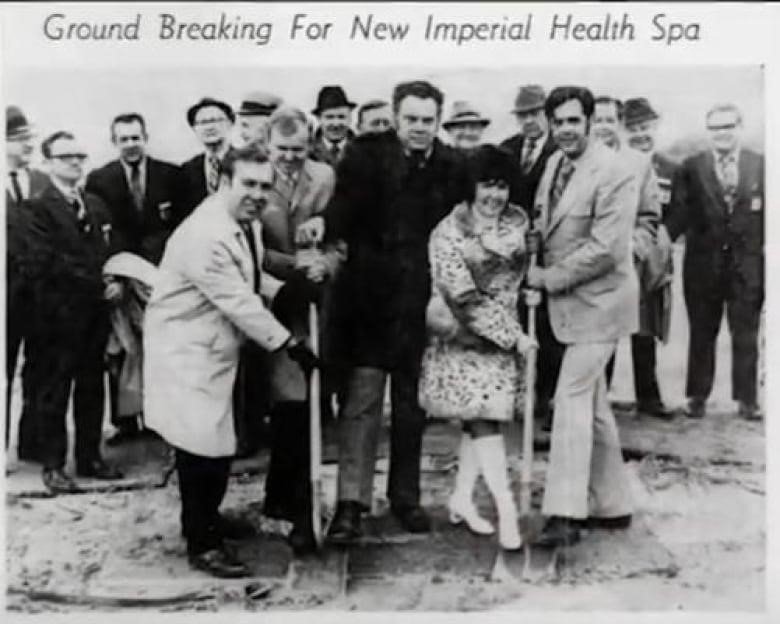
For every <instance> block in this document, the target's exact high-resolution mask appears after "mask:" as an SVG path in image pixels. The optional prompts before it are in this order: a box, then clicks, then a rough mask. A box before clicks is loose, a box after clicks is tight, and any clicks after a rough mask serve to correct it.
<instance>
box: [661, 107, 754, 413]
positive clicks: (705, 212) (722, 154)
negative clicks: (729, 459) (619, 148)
mask: <svg viewBox="0 0 780 624" xmlns="http://www.w3.org/2000/svg"><path fill="white" fill-rule="evenodd" d="M706 122H707V130H708V132H709V135H710V149H707V150H704V151H702V152H700V153H698V154H695V155H694V156H691V157H690V158H688V159H687V160H686V161H685V162H684V163H683V165H682V167H681V169H680V172H679V175H678V176H677V179H676V181H675V186H674V189H675V194H674V202H673V204H672V206H671V208H670V211H669V215H668V217H667V220H666V226H667V229H668V230H669V236H670V237H671V238H672V240H675V239H676V238H677V237H678V236H680V235H681V234H685V257H684V259H683V295H684V297H685V306H686V308H687V311H688V321H689V323H690V343H689V348H688V375H687V380H686V395H687V397H688V401H689V403H688V408H689V411H688V415H689V416H691V417H693V418H701V417H702V416H704V413H705V405H706V401H707V398H708V397H709V395H710V392H711V390H712V383H713V379H714V372H715V343H716V340H717V337H718V332H719V330H720V325H721V321H722V319H723V311H724V308H725V311H726V318H727V320H728V326H729V331H730V332H731V350H732V360H731V385H732V389H731V391H732V397H733V398H734V400H736V401H737V402H738V404H739V414H740V416H742V417H743V418H746V419H749V420H755V419H760V418H761V414H760V412H759V409H758V404H757V396H756V386H757V365H758V326H759V320H760V317H761V308H762V306H763V304H764V157H763V156H762V155H761V154H758V153H756V152H754V151H752V150H749V149H746V148H745V147H743V146H742V145H741V141H740V135H741V131H742V113H741V112H740V110H739V109H738V108H737V107H736V106H734V105H732V104H723V105H718V106H715V107H713V108H712V109H711V110H710V111H709V112H708V113H707V118H706Z"/></svg>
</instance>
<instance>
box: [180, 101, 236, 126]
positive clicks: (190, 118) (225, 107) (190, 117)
mask: <svg viewBox="0 0 780 624" xmlns="http://www.w3.org/2000/svg"><path fill="white" fill-rule="evenodd" d="M207 106H216V107H217V108H218V109H220V110H221V111H222V112H223V113H225V115H227V117H228V119H230V123H233V122H234V121H235V120H236V114H235V113H234V112H233V109H232V108H231V107H230V104H226V103H225V102H222V101H220V100H215V99H214V98H210V97H204V98H203V99H202V100H201V101H200V102H198V103H197V104H193V105H192V106H190V107H189V108H188V109H187V123H189V124H190V126H194V125H195V115H197V114H198V111H199V110H200V109H201V108H206V107H207Z"/></svg>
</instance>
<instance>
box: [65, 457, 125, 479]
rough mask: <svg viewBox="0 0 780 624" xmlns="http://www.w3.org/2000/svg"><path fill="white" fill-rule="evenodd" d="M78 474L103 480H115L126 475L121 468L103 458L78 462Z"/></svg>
mask: <svg viewBox="0 0 780 624" xmlns="http://www.w3.org/2000/svg"><path fill="white" fill-rule="evenodd" d="M76 474H77V475H78V476H79V477H86V478H89V479H100V480H102V481H113V480H115V479H121V478H122V477H123V476H124V475H123V474H122V472H121V471H120V470H118V469H117V468H114V467H113V466H111V465H110V464H107V463H106V462H105V461H103V460H102V459H93V460H92V461H91V462H89V463H86V464H78V465H77V466H76Z"/></svg>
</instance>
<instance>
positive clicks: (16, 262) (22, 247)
mask: <svg viewBox="0 0 780 624" xmlns="http://www.w3.org/2000/svg"><path fill="white" fill-rule="evenodd" d="M29 175H30V194H29V196H28V199H27V200H25V201H22V202H17V201H16V198H15V197H14V196H13V195H12V194H11V192H10V191H9V190H8V189H6V191H5V227H6V230H5V232H6V238H5V253H6V265H5V269H6V277H7V281H6V289H7V299H8V303H9V305H13V303H14V302H16V300H17V298H18V297H23V296H25V293H27V292H29V289H28V282H29V279H30V278H29V275H28V271H29V266H28V264H29V243H30V241H29V239H30V231H29V228H30V217H31V215H30V208H29V205H28V202H29V200H30V199H33V198H35V197H36V196H38V195H40V194H41V192H42V191H43V190H44V189H45V188H46V187H47V186H48V185H49V184H50V182H49V176H47V175H46V174H45V173H43V172H42V171H38V170H37V169H30V170H29Z"/></svg>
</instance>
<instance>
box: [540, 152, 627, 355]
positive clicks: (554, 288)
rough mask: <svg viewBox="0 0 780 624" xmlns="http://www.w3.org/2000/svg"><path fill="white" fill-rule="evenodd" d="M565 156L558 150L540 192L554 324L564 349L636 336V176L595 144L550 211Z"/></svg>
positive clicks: (546, 269) (544, 248) (555, 332)
mask: <svg viewBox="0 0 780 624" xmlns="http://www.w3.org/2000/svg"><path fill="white" fill-rule="evenodd" d="M562 158H563V153H562V152H556V153H555V154H554V155H553V156H551V157H550V159H549V160H548V161H547V166H546V168H545V172H544V175H543V176H542V179H541V181H540V184H539V189H538V190H537V193H536V210H538V214H539V217H538V219H537V227H538V229H539V231H541V232H542V240H543V243H542V245H543V247H542V248H543V255H544V266H545V269H544V272H545V288H546V290H547V292H548V297H547V305H548V311H549V317H550V324H551V326H552V329H553V332H554V334H555V337H556V338H557V339H558V340H559V341H560V342H562V343H565V344H572V343H583V342H610V341H614V340H618V339H619V338H621V337H623V336H626V335H629V334H632V333H634V332H635V331H636V330H637V328H638V321H639V287H638V283H637V275H636V270H635V269H634V266H633V259H632V243H631V239H632V235H633V232H634V228H635V223H636V212H637V206H638V202H639V197H638V193H639V191H638V184H637V180H636V173H635V171H634V170H632V169H631V167H629V166H628V164H627V163H626V162H625V161H623V160H621V159H620V158H619V157H618V155H617V154H615V153H614V152H612V151H611V150H609V149H608V148H605V147H603V146H601V145H599V144H596V143H594V142H592V141H591V142H590V144H589V145H588V147H587V148H586V150H585V152H584V153H583V154H582V155H581V156H580V157H579V159H578V160H577V161H576V164H575V170H574V173H573V174H572V176H571V179H570V180H569V183H568V185H567V186H566V189H565V190H564V192H563V195H562V196H561V198H560V201H559V203H558V206H557V207H556V208H555V209H554V210H553V211H552V214H550V206H549V198H550V191H551V188H552V185H553V184H554V181H555V175H556V172H557V169H558V164H559V163H560V161H561V159H562Z"/></svg>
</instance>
